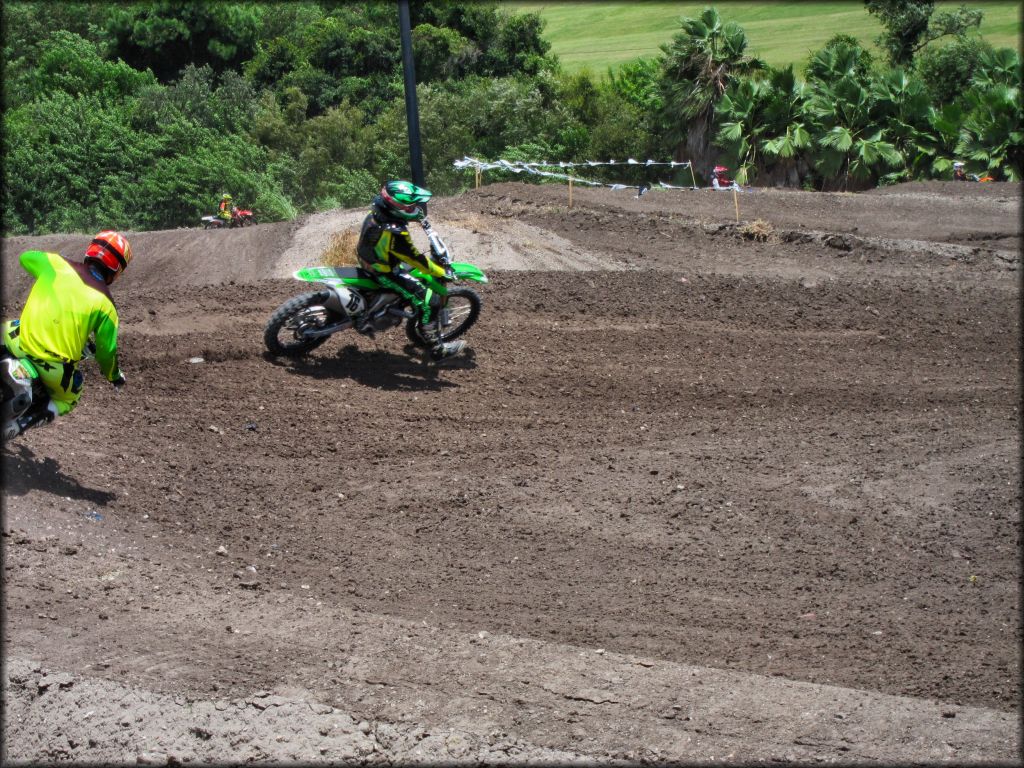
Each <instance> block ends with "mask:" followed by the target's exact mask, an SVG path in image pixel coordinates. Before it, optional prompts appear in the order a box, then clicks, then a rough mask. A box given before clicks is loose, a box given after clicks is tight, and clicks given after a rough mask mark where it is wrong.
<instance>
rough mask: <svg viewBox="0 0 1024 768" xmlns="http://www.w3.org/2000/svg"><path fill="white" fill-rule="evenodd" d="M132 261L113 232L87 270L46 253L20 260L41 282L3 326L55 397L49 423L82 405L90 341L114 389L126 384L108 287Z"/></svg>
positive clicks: (96, 248) (95, 248) (93, 251)
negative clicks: (18, 312)
mask: <svg viewBox="0 0 1024 768" xmlns="http://www.w3.org/2000/svg"><path fill="white" fill-rule="evenodd" d="M131 258H132V249H131V246H130V245H129V244H128V241H127V240H126V239H125V237H124V236H123V235H121V234H120V233H118V232H113V231H110V230H105V231H103V232H100V233H99V234H97V235H96V237H95V238H93V240H92V242H91V243H90V244H89V247H88V248H87V249H86V252H85V258H84V260H83V263H82V264H74V263H72V262H70V261H68V260H67V259H65V258H64V257H63V256H60V255H59V254H56V253H46V252H44V251H25V252H24V253H22V254H21V257H20V260H21V266H22V267H24V269H25V270H26V271H27V272H28V273H29V274H31V275H32V276H33V277H35V278H36V281H35V283H34V284H33V286H32V289H31V291H30V292H29V295H28V298H27V299H26V301H25V306H24V308H23V309H22V312H21V317H20V319H19V320H14V321H11V322H8V323H5V324H4V329H3V344H4V346H6V347H7V349H9V350H10V351H11V353H12V354H14V355H15V356H16V357H27V358H28V359H29V360H31V361H32V362H33V363H34V365H35V367H36V369H37V370H38V372H39V375H40V379H41V381H42V383H43V384H44V385H45V387H46V390H47V392H48V393H49V395H50V403H49V405H48V407H47V413H46V414H44V416H45V418H47V419H48V420H52V419H53V418H54V417H55V416H63V415H65V414H68V413H70V412H71V411H72V410H73V409H74V407H75V406H76V405H77V404H78V401H79V399H80V398H81V396H82V384H83V378H82V373H81V371H79V370H78V363H79V361H80V360H81V359H82V353H83V351H84V350H85V348H86V345H87V344H88V342H89V339H90V337H93V338H94V339H95V344H96V362H97V364H98V365H99V368H100V371H101V372H102V373H103V375H104V376H105V377H106V379H107V380H108V381H110V382H111V383H113V384H114V386H115V387H120V386H121V385H123V384H124V381H125V378H124V374H123V373H121V369H120V368H119V367H118V363H117V327H118V318H117V309H116V308H115V307H114V302H113V300H112V299H111V296H110V289H109V286H110V285H111V283H113V282H114V280H116V279H117V278H118V276H119V275H120V274H121V272H123V271H124V269H125V267H127V266H128V262H130V261H131ZM27 426H31V425H27Z"/></svg>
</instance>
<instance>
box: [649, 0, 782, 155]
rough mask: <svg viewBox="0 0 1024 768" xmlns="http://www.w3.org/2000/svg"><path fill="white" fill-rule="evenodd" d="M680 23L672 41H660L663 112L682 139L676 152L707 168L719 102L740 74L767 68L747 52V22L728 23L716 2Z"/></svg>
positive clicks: (672, 131)
mask: <svg viewBox="0 0 1024 768" xmlns="http://www.w3.org/2000/svg"><path fill="white" fill-rule="evenodd" d="M680 27H681V31H680V32H679V33H677V34H676V35H675V37H673V39H672V42H671V43H670V44H668V45H663V46H662V47H661V50H662V51H663V52H664V54H665V56H664V58H663V59H662V73H663V74H662V84H663V88H664V110H665V111H664V116H665V118H666V121H667V125H668V129H669V136H670V138H671V140H672V141H674V142H675V143H676V144H677V148H676V158H677V159H678V160H690V161H691V162H693V163H695V164H696V165H697V167H698V168H701V169H707V168H709V167H710V165H711V159H712V158H711V152H710V149H711V136H712V128H713V125H714V117H715V105H716V104H717V103H718V101H719V100H720V99H721V98H722V96H723V94H724V93H725V89H726V87H727V86H728V85H729V81H730V79H731V78H732V77H733V76H734V75H735V74H740V73H748V72H753V71H755V70H759V69H762V68H763V66H764V64H763V62H761V61H760V59H757V58H754V57H751V56H748V55H746V53H745V51H746V48H747V36H746V34H745V33H744V32H743V28H742V27H740V26H739V24H736V23H735V22H732V21H730V22H725V23H723V22H722V19H721V17H720V16H719V15H718V11H717V10H715V9H714V8H705V9H704V11H703V12H702V13H701V14H700V16H698V17H697V18H684V19H682V20H681V21H680Z"/></svg>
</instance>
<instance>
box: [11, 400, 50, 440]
mask: <svg viewBox="0 0 1024 768" xmlns="http://www.w3.org/2000/svg"><path fill="white" fill-rule="evenodd" d="M56 418H57V406H56V405H55V404H54V402H53V401H52V400H51V401H50V402H48V403H47V404H46V407H45V408H42V409H39V410H34V411H31V412H29V413H26V414H25V415H24V416H22V417H21V418H19V419H16V420H15V421H10V422H8V423H7V424H4V440H10V439H11V438H13V437H17V436H18V435H20V434H21V433H22V432H24V431H25V430H27V429H31V428H32V427H34V426H36V425H37V424H49V423H50V422H51V421H53V420H54V419H56ZM9 432H10V434H8V433H9Z"/></svg>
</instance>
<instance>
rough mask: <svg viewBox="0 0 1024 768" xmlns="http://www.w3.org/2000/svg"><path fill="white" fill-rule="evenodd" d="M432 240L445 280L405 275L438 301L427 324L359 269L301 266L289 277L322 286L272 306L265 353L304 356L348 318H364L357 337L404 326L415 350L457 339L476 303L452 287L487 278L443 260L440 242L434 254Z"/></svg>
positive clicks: (476, 312)
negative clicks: (426, 289) (433, 294)
mask: <svg viewBox="0 0 1024 768" xmlns="http://www.w3.org/2000/svg"><path fill="white" fill-rule="evenodd" d="M435 240H436V241H437V242H438V243H440V238H438V237H437V236H436V235H433V234H432V236H431V250H432V251H433V252H434V256H435V258H436V259H437V261H438V263H441V264H446V265H447V268H446V270H445V272H446V274H445V276H444V277H433V276H431V275H428V274H425V273H423V272H420V271H419V270H415V269H414V270H412V272H411V274H412V276H413V277H415V278H416V279H417V280H420V281H421V282H422V283H424V284H425V285H426V286H427V287H428V288H430V290H432V291H433V292H434V293H435V294H437V295H438V296H440V297H441V307H440V309H438V310H436V311H435V312H434V317H433V318H432V319H431V321H430V322H429V323H423V320H422V317H421V315H420V313H419V312H418V311H416V310H415V308H414V307H413V306H412V305H411V303H410V302H409V301H408V300H407V299H405V298H404V297H402V296H401V295H399V294H397V293H395V292H394V291H391V290H388V289H387V288H385V287H384V286H382V285H380V284H379V283H378V282H377V281H376V280H374V279H373V277H372V276H371V275H370V273H369V272H366V271H365V270H364V269H362V268H360V267H307V268H306V269H300V270H299V271H297V272H295V278H296V279H298V280H305V281H307V282H311V283H323V284H324V285H325V286H326V288H324V289H322V290H318V291H311V292H310V293H303V294H302V295H300V296H296V297H295V298H293V299H289V300H288V301H286V302H285V303H284V304H282V305H281V306H280V307H278V309H277V310H276V311H275V312H274V314H273V315H271V317H270V320H269V321H268V322H267V326H266V329H265V331H264V334H263V341H264V342H265V343H266V345H267V349H269V350H270V352H271V353H273V354H275V355H284V356H287V357H299V356H301V355H304V354H306V353H307V352H310V351H311V350H313V349H316V348H317V347H319V346H320V345H321V344H323V343H324V342H325V341H327V339H328V338H329V337H330V336H332V335H334V334H335V333H338V332H339V331H345V330H348V329H350V328H352V327H353V326H352V317H351V315H354V314H360V316H362V317H365V318H366V327H365V328H363V329H362V330H361V332H362V333H369V334H373V333H375V332H377V331H384V330H387V329H389V328H394V327H395V326H398V325H401V324H402V323H405V333H406V336H408V338H409V341H411V342H412V343H413V344H414V345H415V346H417V347H421V348H430V347H433V346H434V345H435V344H437V343H438V342H441V343H444V342H448V341H451V340H452V339H456V338H458V337H459V336H462V335H463V334H464V333H465V332H466V331H468V330H469V329H470V327H471V326H472V325H473V324H474V323H475V322H476V321H477V318H478V317H480V308H481V306H482V301H481V299H480V296H479V294H477V292H476V291H474V290H473V289H472V288H469V287H466V286H460V285H455V283H457V282H459V281H462V280H473V281H475V282H478V283H486V282H487V276H486V275H484V273H483V272H482V271H481V270H480V269H479V267H476V266H474V265H472V264H466V263H462V262H448V261H447V258H446V257H447V250H446V249H445V248H444V245H443V243H440V250H439V249H438V248H437V247H436V244H435ZM438 256H440V258H437V257H438ZM362 313H365V314H362Z"/></svg>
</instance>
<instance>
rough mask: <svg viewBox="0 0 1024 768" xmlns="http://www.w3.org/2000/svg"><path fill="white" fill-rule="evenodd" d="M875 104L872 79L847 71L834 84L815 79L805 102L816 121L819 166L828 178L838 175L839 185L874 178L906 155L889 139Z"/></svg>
mask: <svg viewBox="0 0 1024 768" xmlns="http://www.w3.org/2000/svg"><path fill="white" fill-rule="evenodd" d="M875 107H876V99H875V98H874V97H873V95H872V92H871V89H870V83H865V82H863V81H860V80H858V79H856V78H854V77H849V76H843V77H840V78H839V79H838V80H837V81H836V82H835V83H834V84H827V83H821V82H819V83H816V84H815V86H814V92H813V94H812V96H811V98H810V100H809V101H808V102H807V113H808V115H809V116H810V117H811V119H812V120H813V121H814V126H815V130H814V134H815V135H816V142H815V143H816V146H817V149H818V155H817V170H818V172H819V173H820V174H821V176H822V177H823V178H824V179H826V180H828V179H829V178H832V179H836V180H838V181H839V185H840V188H841V189H847V188H848V187H849V186H850V182H851V181H853V182H858V183H860V184H864V183H867V182H870V181H872V180H873V179H874V178H875V177H877V176H878V175H879V173H880V171H881V169H882V168H883V167H886V166H887V167H893V166H897V165H899V164H900V163H901V162H902V161H903V155H902V154H901V153H900V152H899V150H898V149H896V147H895V146H894V145H893V144H892V143H891V142H889V141H887V140H886V138H885V132H884V127H883V126H884V123H883V122H882V121H881V120H880V119H879V116H878V114H877V112H876V110H875Z"/></svg>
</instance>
